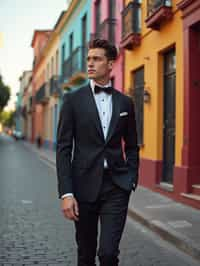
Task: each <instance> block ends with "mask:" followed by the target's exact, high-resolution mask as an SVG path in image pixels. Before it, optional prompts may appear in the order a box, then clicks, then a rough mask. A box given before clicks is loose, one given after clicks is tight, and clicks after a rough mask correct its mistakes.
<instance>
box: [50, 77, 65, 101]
mask: <svg viewBox="0 0 200 266" xmlns="http://www.w3.org/2000/svg"><path fill="white" fill-rule="evenodd" d="M50 95H51V96H55V97H59V96H62V89H61V87H60V86H59V77H58V76H53V77H51V79H50Z"/></svg>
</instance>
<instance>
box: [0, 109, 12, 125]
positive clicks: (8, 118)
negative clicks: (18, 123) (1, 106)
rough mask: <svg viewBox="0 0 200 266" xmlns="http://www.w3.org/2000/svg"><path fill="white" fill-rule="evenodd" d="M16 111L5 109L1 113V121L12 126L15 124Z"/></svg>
mask: <svg viewBox="0 0 200 266" xmlns="http://www.w3.org/2000/svg"><path fill="white" fill-rule="evenodd" d="M14 115H15V112H13V111H3V112H1V113H0V123H2V125H3V126H6V127H9V128H11V127H12V126H14V124H15V120H14Z"/></svg>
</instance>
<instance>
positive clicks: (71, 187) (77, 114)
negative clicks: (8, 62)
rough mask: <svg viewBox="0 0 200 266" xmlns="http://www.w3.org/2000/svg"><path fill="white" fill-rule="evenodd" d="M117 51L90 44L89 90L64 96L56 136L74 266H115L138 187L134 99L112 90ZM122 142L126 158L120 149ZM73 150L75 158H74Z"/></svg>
mask: <svg viewBox="0 0 200 266" xmlns="http://www.w3.org/2000/svg"><path fill="white" fill-rule="evenodd" d="M116 58H117V49H116V47H115V46H113V45H111V44H110V43H109V42H108V41H106V40H100V39H97V40H94V41H91V42H90V43H89V52H88V57H87V67H88V77H89V79H90V82H89V84H88V85H87V86H85V87H82V88H80V89H79V90H76V91H74V92H72V93H67V94H66V95H65V99H64V103H63V106H62V110H61V114H60V120H59V125H58V132H57V176H58V191H59V197H60V198H62V201H61V209H62V212H63V214H64V216H65V217H66V218H68V219H71V220H74V221H75V228H76V242H77V245H78V266H95V265H96V264H95V257H96V249H97V232H98V220H99V219H100V225H101V228H100V243H99V250H98V256H99V261H100V266H117V265H118V261H119V260H118V255H119V243H120V239H121V236H122V233H123V230H124V225H125V221H126V217H127V209H128V202H129V196H130V193H131V191H132V190H135V189H136V187H137V183H138V165H139V156H138V154H139V149H138V145H137V134H136V122H135V112H134V105H133V102H132V99H131V98H130V97H128V96H126V95H124V94H122V93H120V92H119V91H117V90H115V89H114V88H113V87H112V86H111V81H110V72H111V71H112V68H113V63H114V61H115V59H116ZM122 140H123V141H124V143H125V158H124V154H123V148H122ZM72 149H73V158H71V157H72Z"/></svg>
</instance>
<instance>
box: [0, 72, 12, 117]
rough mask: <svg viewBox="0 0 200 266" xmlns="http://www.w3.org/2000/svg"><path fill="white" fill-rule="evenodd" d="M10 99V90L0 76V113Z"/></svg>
mask: <svg viewBox="0 0 200 266" xmlns="http://www.w3.org/2000/svg"><path fill="white" fill-rule="evenodd" d="M9 98H10V88H9V87H8V86H6V85H5V84H4V82H3V80H2V77H1V75H0V112H1V111H2V110H3V108H4V107H5V106H6V105H7V103H8V100H9Z"/></svg>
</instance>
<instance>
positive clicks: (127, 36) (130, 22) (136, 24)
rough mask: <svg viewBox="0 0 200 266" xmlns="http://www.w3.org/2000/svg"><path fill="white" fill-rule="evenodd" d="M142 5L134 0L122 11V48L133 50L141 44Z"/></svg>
mask: <svg viewBox="0 0 200 266" xmlns="http://www.w3.org/2000/svg"><path fill="white" fill-rule="evenodd" d="M140 34H141V4H140V1H138V0H134V1H132V2H129V4H128V5H127V6H126V7H125V9H124V10H123V11H122V41H121V46H122V47H123V48H126V49H128V50H132V49H133V48H134V47H135V46H137V45H139V44H140V41H141V38H140Z"/></svg>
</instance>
